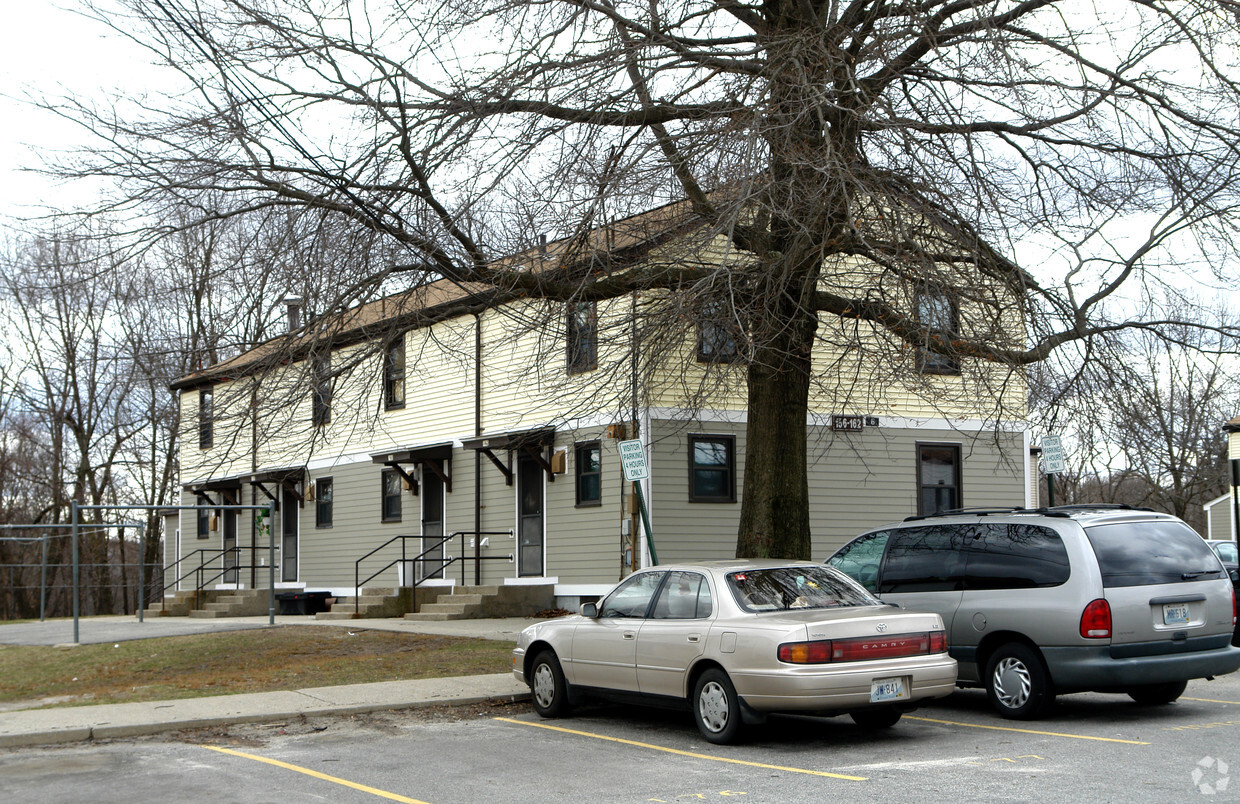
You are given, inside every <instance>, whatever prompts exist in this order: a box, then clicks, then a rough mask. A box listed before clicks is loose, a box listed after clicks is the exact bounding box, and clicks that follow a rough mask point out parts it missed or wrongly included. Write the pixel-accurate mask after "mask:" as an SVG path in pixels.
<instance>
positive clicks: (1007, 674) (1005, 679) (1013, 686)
mask: <svg viewBox="0 0 1240 804" xmlns="http://www.w3.org/2000/svg"><path fill="white" fill-rule="evenodd" d="M992 682H993V684H994V688H995V697H996V698H997V699H998V700H999V703H1001V704H1003V705H1004V706H1006V707H1007V708H1008V709H1019V708H1020V707H1022V706H1024V705H1025V703H1026V702H1027V701H1028V700H1029V694H1030V693H1031V692H1032V691H1033V680H1032V679H1031V678H1030V677H1029V668H1028V667H1026V666H1025V663H1024V662H1022V661H1021V660H1020V659H1016V658H1013V657H1011V656H1009V657H1007V658H1006V659H1003V660H1002V661H1000V662H999V663H998V664H997V665H995V674H994V678H993V679H992Z"/></svg>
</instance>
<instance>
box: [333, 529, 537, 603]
mask: <svg viewBox="0 0 1240 804" xmlns="http://www.w3.org/2000/svg"><path fill="white" fill-rule="evenodd" d="M458 536H472V537H474V538H475V539H481V538H483V537H489V536H507V537H509V538H512V531H510V530H498V531H456V532H455V533H449V534H448V535H447V536H443V537H438V541H436V542H435V543H434V544H432V545H431V546H430V547H427V548H426V549H425V550H423V551H422V552H420V553H418V554H417V555H416V556H414V557H413V558H409V557H408V551H407V550H406V548H405V544H406V542H408V541H409V540H410V539H418V540H420V541H423V542H425V541H428V540H431V539H436V538H437V537H434V536H393V537H392V538H390V539H388V540H387V541H386V542H384V543H383V544H381V545H379V546H378V547H376V548H375V549H373V550H371V551H370V552H369V553H367V554H366V555H364V556H362V557H361V558H359V559H358V560H357V561H355V562H353V590H354V591H353V616H354V617H355V618H356V617H360V616H361V613H360V612H361V596H362V587H363V586H365V585H366V584H368V583H370V582H371V581H373V580H374V579H375V578H377V577H379V576H380V575H382V574H383V573H384V572H386V571H388V570H389V569H391V568H392V567H394V566H396V565H397V564H401V563H409V564H416V565H419V566H420V565H422V564H427V563H433V564H437V565H438V566H436V568H435V569H434V571H432V572H429V573H415V574H416V575H418V576H420V577H417V578H415V579H414V580H413V583H411V584H406V585H407V586H410V587H412V588H414V589H417V588H418V587H419V586H421V585H422V582H423V581H428V580H432V579H435V578H444V577H446V574H447V571H448V568H449V567H451V566H452V565H453V564H456V563H458V562H459V563H460V565H461V584H462V585H464V583H465V562H466V560H467V559H468V558H471V557H472V558H473V559H474V561H475V570H477V568H478V567H479V566H480V562H482V561H494V560H503V561H508V562H512V560H513V555H512V554H511V553H509V554H508V555H498V556H484V555H479V554H478V551H475V553H474V555H473V556H466V555H465V540H464V539H461V541H460V544H461V554H460V555H459V556H453V555H449V554H448V552H449V551H448V548H447V544H448V543H449V542H451V541H452V540H453V539H455V538H457V537H458ZM396 541H399V542H400V557H399V558H394V559H392V560H391V561H389V562H388V563H386V564H384V565H383V566H382V567H380V568H379V569H377V570H375V571H374V572H372V573H371V574H370V575H367V576H366V577H365V578H364V579H363V578H362V577H361V574H362V562H363V561H365V560H366V559H368V558H370V557H371V556H373V555H375V554H376V553H378V552H379V551H380V550H382V549H383V548H385V547H387V546H388V545H390V544H392V543H393V542H396ZM415 599H416V596H415Z"/></svg>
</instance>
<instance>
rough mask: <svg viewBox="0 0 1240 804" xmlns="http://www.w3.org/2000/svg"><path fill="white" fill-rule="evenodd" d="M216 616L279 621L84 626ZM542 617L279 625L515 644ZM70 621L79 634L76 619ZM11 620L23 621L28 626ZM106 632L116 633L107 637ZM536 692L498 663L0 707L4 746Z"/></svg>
mask: <svg viewBox="0 0 1240 804" xmlns="http://www.w3.org/2000/svg"><path fill="white" fill-rule="evenodd" d="M174 620H175V621H177V622H174ZM212 622H214V623H217V624H218V627H219V628H220V629H221V630H224V629H226V630H234V629H236V628H266V627H269V624H268V618H267V617H238V618H229V619H226V620H216V621H212V620H193V621H191V620H188V619H187V618H183V617H177V618H169V617H163V618H155V619H151V618H148V619H147V620H146V622H144V623H139V622H138V620H137V618H136V617H133V618H124V617H98V618H83V619H82V620H81V621H80V623H79V626H80V631H81V638H82V641H83V642H86V641H87V638H88V637H87V634H88V633H89V634H91V635H92V636H91V638H90V641H93V642H108V641H117V642H119V641H123V640H128V639H145V638H150V637H154V636H170V635H174V634H175V633H201V632H202V631H203V630H211V629H210V628H205V629H204V628H203V627H202V623H212ZM532 622H535V620H532V619H523V618H510V619H493V620H457V621H449V622H436V623H414V622H408V621H405V620H401V619H392V620H388V619H382V620H324V621H318V620H314V619H312V618H309V617H295V616H294V617H277V618H276V625H275V627H283V626H289V625H330V626H333V627H342V628H349V629H352V630H365V629H371V630H385V631H403V632H407V633H427V634H441V635H447V636H467V637H476V638H481V639H496V640H502V641H508V642H512V643H514V644H515V642H516V638H517V634H518V633H520V631H521V629H522V628H524V627H525V626H526V625H529V624H530V623H532ZM64 625H65V624H64V621H58V622H56V623H14V624H8V625H0V644H24V645H30V644H63V638H62V632H63V630H64ZM34 626H37V628H36V627H34ZM69 627H70V641H71V640H72V631H71V628H72V624H71V623H70V624H69ZM10 629H20V632H18V631H16V630H12V631H11V630H10ZM105 634H106V635H107V636H106V638H103V637H104V635H105ZM49 640H54V641H49ZM527 698H529V689H528V688H527V687H526V686H525V685H524V684H522V683H520V682H519V681H517V680H516V678H514V677H513V675H512V674H511V673H494V674H490V675H482V676H462V677H456V678H429V679H421V680H417V681H385V682H379V683H374V684H353V685H346V686H337V687H314V688H308V689H302V690H292V691H284V692H264V693H245V694H240V695H217V696H212V697H209V698H186V699H181V700H175V701H150V702H146V703H124V704H101V705H97V706H66V707H60V708H55V709H28V710H18V711H9V712H0V748H13V747H20V746H33V745H48V744H52V743H65V742H75V741H79V740H90V739H96V740H100V739H106V738H114V737H135V736H139V735H145V734H157V733H160V732H166V731H176V730H178V729H189V728H202V727H204V726H219V725H225V724H230V723H252V722H258V721H269V720H279V719H282V718H291V717H297V716H300V715H305V716H311V715H332V714H356V713H360V712H374V711H379V710H384V709H409V708H417V707H424V706H459V705H464V704H472V703H479V702H482V701H517V700H524V699H527Z"/></svg>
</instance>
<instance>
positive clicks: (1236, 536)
mask: <svg viewBox="0 0 1240 804" xmlns="http://www.w3.org/2000/svg"><path fill="white" fill-rule="evenodd" d="M1231 540H1232V541H1233V542H1240V458H1232V459H1231Z"/></svg>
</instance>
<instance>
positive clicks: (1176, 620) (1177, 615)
mask: <svg viewBox="0 0 1240 804" xmlns="http://www.w3.org/2000/svg"><path fill="white" fill-rule="evenodd" d="M1187 622H1188V604H1187V603H1166V604H1164V605H1163V625H1184V624H1185V623H1187Z"/></svg>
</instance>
